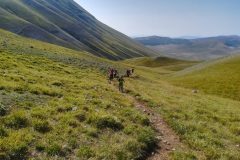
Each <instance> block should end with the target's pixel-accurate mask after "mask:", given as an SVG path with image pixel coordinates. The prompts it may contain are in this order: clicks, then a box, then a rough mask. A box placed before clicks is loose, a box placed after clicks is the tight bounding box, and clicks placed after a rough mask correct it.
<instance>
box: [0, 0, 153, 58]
mask: <svg viewBox="0 0 240 160" xmlns="http://www.w3.org/2000/svg"><path fill="white" fill-rule="evenodd" d="M0 28H3V29H6V30H9V31H11V32H14V33H17V34H19V35H23V36H26V37H30V38H34V39H38V40H42V41H45V42H50V43H54V44H58V45H62V46H65V47H69V48H73V49H78V50H86V51H89V52H90V53H93V54H95V55H97V56H101V57H107V58H109V59H114V60H119V59H125V58H131V57H139V56H149V55H154V54H155V52H154V51H152V50H150V49H147V48H145V47H144V46H143V45H140V44H138V43H137V42H135V41H133V40H132V39H130V38H129V37H127V36H125V35H123V34H121V33H119V32H117V31H115V30H113V29H112V28H110V27H108V26H106V25H104V24H103V23H101V22H99V21H98V20H97V19H95V18H94V17H93V16H92V15H91V14H89V13H88V12H87V11H86V10H84V9H83V8H82V7H80V6H79V5H78V4H77V3H75V2H74V1H73V0H1V1H0Z"/></svg>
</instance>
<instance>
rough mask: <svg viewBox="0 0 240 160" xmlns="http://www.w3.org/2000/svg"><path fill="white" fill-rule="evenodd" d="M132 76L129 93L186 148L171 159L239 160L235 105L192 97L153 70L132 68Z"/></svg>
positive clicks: (238, 113) (199, 95) (213, 98)
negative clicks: (173, 132) (163, 120)
mask: <svg viewBox="0 0 240 160" xmlns="http://www.w3.org/2000/svg"><path fill="white" fill-rule="evenodd" d="M136 74H137V75H135V77H133V78H131V79H129V80H128V83H127V87H128V89H129V91H130V93H131V94H132V95H133V96H135V97H136V98H138V99H139V100H141V101H144V102H146V103H147V104H148V105H149V106H150V107H152V108H153V109H154V110H155V111H156V112H158V113H160V114H161V115H162V116H163V117H164V118H165V120H166V121H167V122H168V124H169V125H170V126H171V127H172V128H173V129H174V130H175V131H176V133H177V134H178V135H179V136H180V138H181V140H182V142H183V143H184V144H186V145H187V149H186V150H181V149H177V150H176V151H174V152H172V154H171V155H172V159H176V160H178V159H208V160H214V159H222V160H224V159H235V160H237V159H239V157H240V154H239V153H240V152H239V147H238V145H239V143H240V136H239V133H240V132H239V129H240V128H239V122H240V119H239V117H240V108H239V106H240V102H239V101H234V100H231V99H225V98H221V97H217V96H211V95H205V94H204V93H197V94H195V93H192V90H191V89H184V88H180V87H176V86H174V85H172V84H170V83H169V82H166V79H165V78H163V77H164V76H166V74H164V73H162V74H161V73H159V72H155V71H153V70H152V71H149V70H142V69H141V68H136ZM233 76H234V75H233ZM236 76H237V75H236ZM225 80H226V79H225ZM143 91H144V92H143Z"/></svg>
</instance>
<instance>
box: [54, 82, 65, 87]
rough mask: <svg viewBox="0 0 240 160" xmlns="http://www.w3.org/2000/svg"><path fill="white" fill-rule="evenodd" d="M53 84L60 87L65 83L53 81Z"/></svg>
mask: <svg viewBox="0 0 240 160" xmlns="http://www.w3.org/2000/svg"><path fill="white" fill-rule="evenodd" d="M52 85H54V86H57V87H60V86H63V83H62V82H53V83H52Z"/></svg>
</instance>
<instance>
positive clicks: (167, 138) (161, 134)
mask: <svg viewBox="0 0 240 160" xmlns="http://www.w3.org/2000/svg"><path fill="white" fill-rule="evenodd" d="M135 106H136V107H137V108H138V109H139V110H140V111H141V112H143V113H144V114H147V115H148V118H149V120H150V122H151V124H152V126H153V127H154V128H155V129H156V131H157V133H158V137H157V138H158V140H159V142H158V148H156V150H155V151H154V152H152V154H151V156H150V157H149V158H148V160H168V159H170V155H169V154H170V153H171V152H173V151H175V150H177V149H179V148H182V149H183V148H184V145H183V144H182V143H181V142H180V138H179V136H178V135H177V134H176V133H175V132H174V131H173V130H172V129H171V128H170V126H168V124H167V123H166V122H165V121H164V120H163V118H162V117H161V116H160V115H159V114H157V113H155V112H154V111H153V110H152V109H151V108H149V107H147V106H146V105H145V104H144V103H140V102H138V101H136V100H135Z"/></svg>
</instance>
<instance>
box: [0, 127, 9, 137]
mask: <svg viewBox="0 0 240 160" xmlns="http://www.w3.org/2000/svg"><path fill="white" fill-rule="evenodd" d="M7 136H8V134H7V132H6V131H5V129H4V128H2V127H0V137H7Z"/></svg>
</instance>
